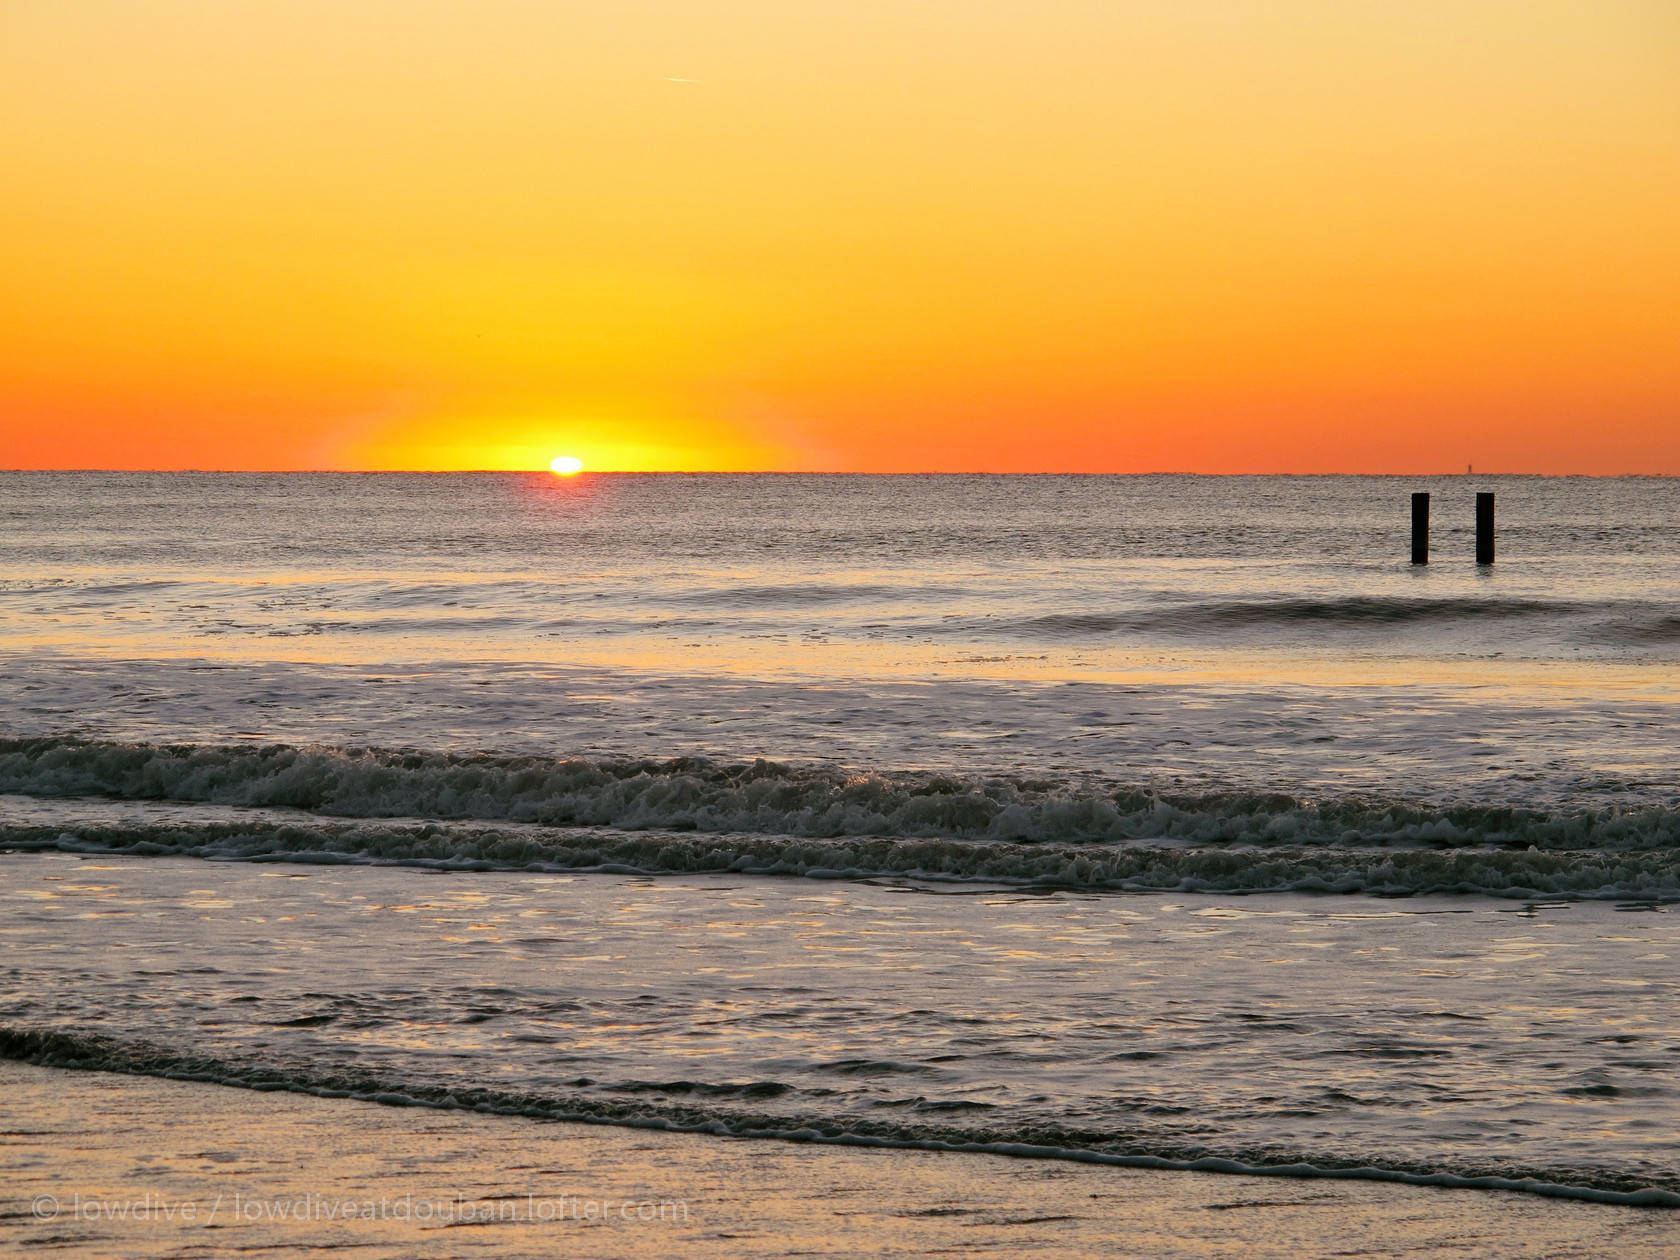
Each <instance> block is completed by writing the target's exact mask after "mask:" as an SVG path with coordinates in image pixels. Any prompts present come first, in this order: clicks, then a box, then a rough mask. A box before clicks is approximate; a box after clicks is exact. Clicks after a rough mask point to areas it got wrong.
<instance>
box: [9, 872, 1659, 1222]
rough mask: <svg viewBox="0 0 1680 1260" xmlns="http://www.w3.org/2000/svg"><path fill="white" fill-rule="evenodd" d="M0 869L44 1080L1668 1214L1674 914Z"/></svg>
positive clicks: (13, 1013)
mask: <svg viewBox="0 0 1680 1260" xmlns="http://www.w3.org/2000/svg"><path fill="white" fill-rule="evenodd" d="M0 867H3V869H4V875H5V885H4V886H5V893H4V917H5V921H6V923H7V929H6V940H7V956H8V960H9V962H8V965H7V966H6V968H5V971H4V976H5V983H4V985H3V986H0V1023H3V1025H4V1026H5V1027H6V1028H7V1029H8V1030H9V1032H11V1034H12V1036H13V1038H14V1041H15V1031H13V1030H17V1029H19V1028H22V1027H29V1028H33V1029H35V1030H37V1031H51V1032H54V1033H56V1034H60V1036H59V1037H58V1039H57V1040H54V1041H48V1042H45V1043H40V1042H37V1043H35V1044H34V1048H33V1049H30V1048H29V1047H27V1046H23V1047H22V1049H21V1050H20V1045H21V1043H16V1044H13V1045H12V1046H11V1047H10V1050H9V1053H12V1054H14V1055H15V1054H18V1053H22V1052H27V1053H29V1054H31V1055H33V1057H37V1058H44V1059H46V1060H47V1061H49V1062H50V1061H65V1060H67V1059H71V1060H74V1059H76V1058H77V1056H80V1061H82V1062H84V1063H88V1062H92V1063H97V1064H101V1065H105V1066H116V1067H121V1068H127V1069H131V1070H134V1069H137V1070H143V1071H144V1070H152V1071H156V1070H173V1071H176V1072H181V1071H190V1072H194V1073H196V1074H199V1075H201V1076H206V1077H209V1078H212V1079H218V1078H219V1079H231V1080H245V1081H250V1080H252V1079H254V1078H255V1079H269V1080H271V1081H272V1082H273V1083H277V1084H291V1085H293V1086H296V1087H306V1088H313V1089H320V1088H337V1089H346V1088H348V1089H351V1090H352V1092H358V1093H362V1094H379V1093H385V1094H394V1095H402V1096H409V1097H419V1098H431V1099H436V1098H438V1097H439V1096H440V1095H450V1096H453V1097H454V1098H456V1099H457V1100H458V1101H460V1102H463V1103H465V1104H467V1105H473V1098H472V1097H470V1095H473V1093H474V1091H491V1092H492V1094H494V1095H495V1096H496V1097H494V1098H492V1099H490V1100H489V1105H501V1106H511V1107H513V1108H514V1109H516V1110H521V1111H530V1112H533V1113H536V1114H550V1115H558V1116H565V1115H573V1116H589V1117H595V1118H604V1119H613V1120H618V1121H621V1122H626V1121H632V1120H637V1119H650V1118H651V1119H658V1118H663V1119H665V1120H667V1121H669V1122H670V1123H672V1124H675V1125H679V1126H682V1127H688V1128H708V1127H709V1128H712V1129H715V1130H718V1131H731V1132H781V1133H793V1132H797V1131H801V1130H808V1129H814V1130H817V1131H819V1132H821V1131H832V1132H836V1133H838V1132H850V1133H854V1134H864V1135H870V1136H875V1137H883V1138H890V1139H896V1140H901V1141H910V1142H921V1143H953V1142H955V1143H965V1142H975V1143H992V1144H1018V1145H1022V1144H1024V1145H1029V1146H1034V1147H1038V1148H1041V1149H1042V1151H1044V1152H1045V1153H1056V1152H1069V1151H1075V1152H1078V1151H1083V1152H1108V1153H1113V1154H1130V1155H1142V1156H1154V1157H1158V1158H1162V1159H1169V1160H1180V1161H1193V1160H1196V1159H1200V1158H1204V1157H1210V1156H1211V1157H1216V1158H1221V1159H1228V1160H1234V1161H1238V1162H1239V1163H1243V1164H1249V1165H1256V1164H1266V1165H1277V1164H1301V1165H1307V1166H1310V1167H1313V1168H1318V1169H1334V1168H1338V1167H1355V1168H1357V1167H1362V1166H1371V1167H1380V1168H1386V1169H1390V1170H1399V1171H1405V1172H1410V1173H1413V1174H1416V1175H1420V1176H1430V1175H1440V1174H1452V1175H1454V1176H1457V1177H1461V1178H1474V1177H1487V1176H1492V1177H1500V1178H1507V1179H1511V1180H1521V1179H1525V1178H1528V1179H1538V1180H1540V1181H1545V1182H1550V1183H1560V1184H1564V1185H1570V1186H1576V1187H1593V1186H1596V1187H1600V1188H1608V1189H1631V1188H1637V1187H1639V1186H1661V1187H1664V1188H1666V1189H1669V1190H1673V1191H1680V1177H1677V1176H1676V1174H1675V1167H1674V1164H1673V1153H1674V1145H1673V1144H1674V1134H1675V1132H1676V1130H1677V1128H1680V1101H1677V1100H1680V1092H1677V1090H1676V1085H1677V1084H1680V1080H1677V1076H1676V1074H1677V1072H1680V1066H1677V1065H1680V1059H1677V1058H1676V1051H1677V1050H1680V982H1677V980H1676V976H1675V967H1674V962H1675V959H1676V957H1677V956H1680V935H1677V932H1680V919H1677V918H1676V917H1675V916H1674V915H1672V914H1668V913H1664V912H1662V911H1657V912H1654V913H1653V912H1651V911H1650V910H1649V909H1648V908H1643V909H1641V910H1639V911H1637V912H1629V910H1627V909H1625V908H1618V907H1615V906H1611V905H1593V904H1575V905H1559V904H1553V905H1538V906H1526V907H1525V906H1522V905H1499V904H1497V903H1491V902H1486V901H1476V900H1466V899H1463V898H1444V899H1417V900H1412V901H1409V902H1407V903H1405V904H1403V905H1395V904H1387V905H1384V904H1381V903H1372V902H1358V901H1352V902H1350V901H1348V900H1347V899H1342V898H1304V897H1300V896H1282V895H1272V896H1257V897H1249V898H1242V899H1238V900H1220V899H1218V898H1199V899H1196V900H1194V901H1189V902H1187V901H1184V900H1182V899H1180V900H1174V899H1171V898H1166V897H1112V896H1110V897H1093V896H1082V895H1073V894H1068V893H1055V894H1048V895H1023V894H1021V893H1019V892H1015V891H1011V890H1008V889H1001V888H998V889H989V890H987V889H975V890H971V891H968V892H965V893H955V892H953V891H952V890H940V889H937V888H934V887H930V886H928V885H925V884H919V883H916V882H906V883H901V884H897V885H879V884H874V883H856V882H847V883H834V884H826V885H825V884H813V883H811V882H808V881H787V880H782V881H776V880H765V879H746V880H742V879H739V878H736V879H730V878H725V877H710V878H694V877H685V878H672V879H662V880H645V879H638V878H635V877H623V876H619V877H614V876H603V875H596V876H586V877H566V876H554V875H511V874H476V875H471V876H454V877H439V876H431V877H427V876H423V875H421V874H419V873H417V872H413V871H405V870H379V869H369V868H365V867H363V868H358V867H349V868H336V869H320V868H314V869H310V870H307V871H302V870H299V869H297V868H295V867H278V868H274V867H270V868H264V867H252V866H244V865H233V866H229V865H222V864H206V863H202V862H191V861H182V860H158V861H137V860H133V859H129V860H122V861H116V862H112V861H107V860H79V859H76V858H72V857H68V856H62V855H25V854H14V855H10V856H6V857H3V858H0ZM169 1056H176V1059H175V1061H174V1062H173V1064H172V1065H170V1064H169V1063H167V1062H166V1060H168V1058H169ZM1674 1201H1675V1202H1676V1203H1680V1196H1677V1197H1676V1198H1675V1200H1674Z"/></svg>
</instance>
